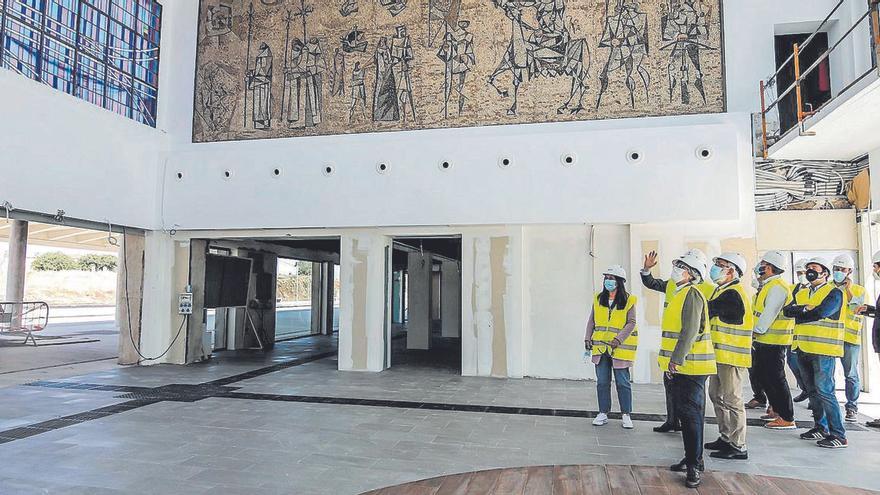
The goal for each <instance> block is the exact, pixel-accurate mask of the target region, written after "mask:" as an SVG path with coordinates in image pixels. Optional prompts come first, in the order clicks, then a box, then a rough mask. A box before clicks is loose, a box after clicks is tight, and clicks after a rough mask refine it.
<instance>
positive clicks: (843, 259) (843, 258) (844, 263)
mask: <svg viewBox="0 0 880 495" xmlns="http://www.w3.org/2000/svg"><path fill="white" fill-rule="evenodd" d="M831 265H832V266H839V267H841V268H849V269H850V270H852V269H853V268H855V267H856V262H855V261H853V259H852V256H850V255H848V254H846V253H844V254H838V255H837V256H836V257H835V258H834V261H832V262H831Z"/></svg>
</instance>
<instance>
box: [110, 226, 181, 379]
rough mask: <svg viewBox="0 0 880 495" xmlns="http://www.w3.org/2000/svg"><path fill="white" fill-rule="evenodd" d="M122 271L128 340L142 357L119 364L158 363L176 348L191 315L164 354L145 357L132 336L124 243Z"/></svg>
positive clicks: (126, 252) (123, 230)
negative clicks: (157, 361)
mask: <svg viewBox="0 0 880 495" xmlns="http://www.w3.org/2000/svg"><path fill="white" fill-rule="evenodd" d="M122 235H123V238H124V237H125V227H123V228H122ZM122 269H123V270H124V274H123V280H124V284H125V287H124V288H123V290H124V291H125V312H126V318H127V319H128V340H129V341H130V342H131V346H132V348H133V349H134V351H135V352H136V353H137V355H138V356H140V359H138V360H137V361H136V362H134V363H119V364H120V365H122V366H131V365H136V364H141V363H143V362H144V361H156V360H157V359H162V358H163V357H165V355H166V354H168V352H169V351H170V350H171V348H172V347H174V344H175V343H176V342H177V339H178V338H180V334H181V332H182V331H183V327H184V325H186V323H187V322H188V321H189V315H184V317H183V321H181V322H180V327H178V328H177V334H176V335H175V336H174V339H173V340H172V341H171V343H170V344H168V347H167V348H166V349H165V350H164V351H163V352H162V354H159V355H158V356H156V357H147V356H144V355H143V354H142V353H141V350H140V348H139V347H138V345H137V344H136V343H135V341H134V335H132V328H133V327H132V324H131V300H130V299H129V297H128V250H127V249H125V244H124V243H123V247H122Z"/></svg>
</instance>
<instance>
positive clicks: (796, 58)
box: [760, 0, 880, 158]
mask: <svg viewBox="0 0 880 495" xmlns="http://www.w3.org/2000/svg"><path fill="white" fill-rule="evenodd" d="M844 2H845V0H839V1H838V2H837V4H836V5H835V6H834V8H833V9H831V12H829V13H828V15H827V16H826V17H825V19H824V20H823V21H822V22H821V23H820V24H819V27H817V28H816V30H815V31H813V32H812V33H811V34H810V36H809V37H807V39H806V40H804V42H803V43H800V44H798V43H795V44H794V45H793V46H792V53H791V55H789V56H788V58H787V59H785V61H784V62H782V64H780V66H779V67H778V68H777V69H776V72H774V73H773V74H772V75H771V76H770V77H768V78H767V79H764V80H761V81H760V98H761V114H760V115H761V138H762V145H763V156H764V158H767V150H768V149H769V147H770V146H772V145H773V144H774V142H776V141H778V140H779V139H781V138H782V136H784V135H785V134H787V133H788V132H789V131H791V130H793V129H794V128H797V129H798V132H799V133H801V134H802V135H808V134H809V133H808V132H806V131H805V130H804V119H806V118H808V117H810V116H812V115H813V114H815V113H817V112H818V111H819V109H821V108H822V107H823V106H825V105H827V104H828V103H829V102H831V101H832V100H834V98H835V97H836V96H839V95H840V94H843V93H844V92H846V91H847V90H848V89H849V88H851V87H852V86H854V85H855V84H857V83H858V82H859V81H861V80H862V79H864V78H865V76H867V75H868V74H870V73H871V72H874V71H876V70H877V59H878V58H880V0H869V2H868V10H867V11H866V12H864V13H863V14H862V15H861V16H859V18H858V19H857V20H856V21H855V22H853V24H852V26H850V27H849V29H847V30H846V32H844V34H843V35H842V36H841V37H840V39H838V40H837V41H836V42H834V44H833V45H831V46H830V47H829V48H828V49H827V50H825V51H824V52H823V53H822V54H820V55H819V57H818V58H817V59H816V61H815V62H813V63H812V65H810V66H809V67H807V69H806V70H803V71H802V70H801V54H802V53H803V51H804V49H805V48H807V47H808V46H809V45H810V44H811V43H812V42H813V40H814V39H815V38H816V36H817V35H818V34H819V33H821V32H824V31H823V28H825V27H826V26H827V25H828V24H829V22H830V21H831V18H832V17H833V16H834V14H835V13H836V12H837V11H838V10H840V7H841V6H842V5H843V4H844ZM863 22H868V23H869V26H868V28H869V31H870V39H871V43H872V45H873V46H871V52H872V57H871V58H872V63H871V67H870V68H869V69H868V70H867V71H865V72H864V73H862V74H860V75H858V76H857V77H855V78H854V79H853V80H852V81H851V82H850V83H849V84H847V85H846V86H845V87H843V88H842V89H840V90H839V91H837V94H836V95H833V96H832V97H831V98H830V99H829V100H828V101H826V102H824V103H823V104H822V105H821V106H820V107H818V108H813V106H812V104H811V103H805V102H804V100H803V95H802V92H801V86H802V84H803V83H804V80H805V79H806V77H807V76H809V75H810V74H812V73H813V72H814V71H815V70H816V69H817V68H818V67H819V66H820V65H821V64H822V63H823V62H824V63H826V64H827V63H828V60H829V56H830V55H831V53H833V52H834V51H835V50H837V49H838V48H839V47H840V46H841V44H842V43H843V42H844V41H845V40H847V39H848V38H849V37H850V36H852V35H853V33H854V32H855V31H856V29H857V28H858V27H859V26H860V25H862V23H863ZM790 65H793V69H794V82H792V83H791V84H790V85H789V86H788V87H787V88H785V89H783V90H782V91H781V92H780V91H779V88H777V83H778V79H779V76H780V74H782V72H783V70H785V69H786V68H787V67H789V66H790ZM792 92H794V95H795V96H794V97H795V105H796V112H797V121H796V123H795V124H794V125H793V126H790V127H788V128H783V125H782V122H781V119H779V118H777V119H773V118H772V116H771V112H773V111H774V110H775V111H776V112H777V117H779V105H780V102H782V100H783V98H785V97H786V96H788V95H790V94H792ZM768 95H770V96H769V97H768ZM768 100H769V103H768ZM806 107H810V108H809V109H807V108H806ZM771 127H772V128H771Z"/></svg>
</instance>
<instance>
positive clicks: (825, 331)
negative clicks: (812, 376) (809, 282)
mask: <svg viewBox="0 0 880 495" xmlns="http://www.w3.org/2000/svg"><path fill="white" fill-rule="evenodd" d="M835 288H836V287H834V285H833V284H829V283H826V284H825V285H823V286H822V287H819V289H817V290H816V292H814V293H813V294H812V295H810V289H801V290H799V291H798V292H797V295H796V296H795V303H796V304H799V305H810V306H818V305H819V304H821V303H822V300H823V299H825V297H827V296H828V294H830V293H831V291H832V290H834V289H835ZM844 299H845V297H844ZM845 317H846V316H845V314H844V311H843V309H841V311H840V316H839V317H838V318H837V319H834V318H822V319H821V320H818V321H811V322H809V323H795V325H794V342H793V343H792V345H791V348H792V349H797V350H799V351H801V352H806V353H808V354H818V355H820V356H831V357H840V356H843V335H844V333H846V332H845V331H844V324H843V320H844V318H845Z"/></svg>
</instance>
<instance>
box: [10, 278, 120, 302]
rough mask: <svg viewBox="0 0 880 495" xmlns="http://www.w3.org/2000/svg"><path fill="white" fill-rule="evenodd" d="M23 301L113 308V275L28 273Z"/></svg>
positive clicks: (114, 281) (114, 280) (114, 294)
mask: <svg viewBox="0 0 880 495" xmlns="http://www.w3.org/2000/svg"><path fill="white" fill-rule="evenodd" d="M24 291H25V299H26V300H29V301H45V302H47V303H49V304H50V305H53V306H74V305H93V304H94V305H106V306H113V305H115V304H116V273H114V272H83V271H61V272H37V271H31V272H28V274H27V278H26V280H25V289H24Z"/></svg>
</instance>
